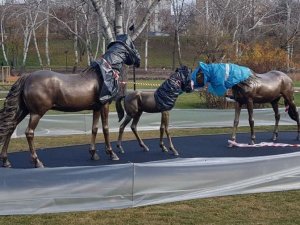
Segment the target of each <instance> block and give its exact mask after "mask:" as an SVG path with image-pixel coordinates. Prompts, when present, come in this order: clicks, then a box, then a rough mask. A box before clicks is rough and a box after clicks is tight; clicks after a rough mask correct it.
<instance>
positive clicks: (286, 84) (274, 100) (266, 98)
mask: <svg viewBox="0 0 300 225" xmlns="http://www.w3.org/2000/svg"><path fill="white" fill-rule="evenodd" d="M204 68H205V65H204ZM208 71H209V70H207V71H205V70H204V71H203V70H202V69H201V67H200V69H199V70H198V71H195V72H197V74H196V81H195V82H196V83H197V85H199V86H200V87H203V86H204V85H205V83H206V82H210V83H211V84H213V83H214V80H213V79H212V78H211V77H209V75H207V77H205V76H206V75H205V73H207V74H208ZM229 77H230V75H229ZM192 78H193V76H192ZM205 80H206V82H205ZM195 86H196V85H195ZM225 86H226V82H225ZM231 88H232V95H233V96H232V98H233V99H234V100H235V101H236V103H235V117H234V123H233V132H232V137H231V140H232V141H235V140H236V132H237V127H238V124H239V117H240V112H241V109H242V106H243V105H244V104H245V105H246V106H247V110H248V115H249V125H250V130H251V139H250V143H249V144H250V145H253V144H254V141H255V133H254V117H253V104H254V103H271V105H272V108H273V110H274V113H275V127H274V132H273V136H272V140H273V141H275V140H276V139H277V137H278V124H279V120H280V113H279V110H278V102H279V100H280V98H281V97H283V99H284V104H285V107H286V109H287V112H288V114H289V116H290V118H291V119H293V120H295V121H296V122H297V127H298V129H297V130H298V134H297V140H300V123H299V114H298V110H297V107H296V105H295V102H294V87H293V81H292V79H291V78H290V77H289V76H288V75H286V74H285V73H283V72H280V71H276V70H273V71H269V72H267V73H265V74H256V73H254V72H253V71H251V70H250V74H249V76H248V77H247V78H246V79H245V80H243V81H240V82H238V83H236V84H233V85H232V87H231ZM228 147H233V145H232V144H229V145H228Z"/></svg>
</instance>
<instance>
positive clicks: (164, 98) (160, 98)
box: [154, 66, 190, 111]
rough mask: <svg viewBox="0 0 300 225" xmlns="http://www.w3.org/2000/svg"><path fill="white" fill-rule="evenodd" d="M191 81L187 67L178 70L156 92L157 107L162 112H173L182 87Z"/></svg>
mask: <svg viewBox="0 0 300 225" xmlns="http://www.w3.org/2000/svg"><path fill="white" fill-rule="evenodd" d="M184 79H185V80H188V79H190V72H189V69H188V68H187V67H185V66H183V67H181V68H178V69H177V70H176V72H175V73H173V74H172V75H171V76H170V77H169V78H168V79H167V80H165V81H164V82H163V83H162V85H160V86H159V88H158V89H157V90H156V91H155V92H154V98H155V102H156V107H157V108H158V109H159V110H161V111H169V110H171V109H172V108H173V107H174V105H175V102H176V100H177V98H178V96H179V95H180V94H182V93H183V90H182V89H181V86H182V85H183V83H184V82H185V80H184Z"/></svg>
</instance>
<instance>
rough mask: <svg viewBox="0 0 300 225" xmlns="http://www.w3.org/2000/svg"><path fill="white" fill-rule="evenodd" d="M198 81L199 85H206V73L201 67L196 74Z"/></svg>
mask: <svg viewBox="0 0 300 225" xmlns="http://www.w3.org/2000/svg"><path fill="white" fill-rule="evenodd" d="M196 82H197V85H199V86H200V87H203V86H204V85H205V84H204V73H203V72H202V70H201V69H199V70H198V72H197V74H196Z"/></svg>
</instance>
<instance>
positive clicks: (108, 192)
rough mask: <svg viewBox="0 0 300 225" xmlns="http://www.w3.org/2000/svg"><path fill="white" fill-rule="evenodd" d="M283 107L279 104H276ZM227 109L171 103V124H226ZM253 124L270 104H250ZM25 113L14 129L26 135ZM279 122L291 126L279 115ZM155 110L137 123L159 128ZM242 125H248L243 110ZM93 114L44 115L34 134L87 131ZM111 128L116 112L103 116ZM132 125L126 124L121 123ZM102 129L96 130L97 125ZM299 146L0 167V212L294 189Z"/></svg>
mask: <svg viewBox="0 0 300 225" xmlns="http://www.w3.org/2000/svg"><path fill="white" fill-rule="evenodd" d="M280 111H281V112H284V109H280ZM233 117H234V111H233V110H172V111H171V112H170V125H171V127H172V128H194V127H227V126H228V127H231V126H232V124H233ZM254 118H255V125H256V126H258V125H262V126H263V125H273V124H274V113H273V110H272V109H259V110H255V111H254ZM27 123H28V117H27V118H26V120H25V121H23V122H22V123H21V124H19V126H18V128H17V130H16V132H15V134H14V136H15V137H22V136H24V131H25V129H26V126H27ZM280 124H281V125H283V124H284V125H294V124H295V122H294V121H292V120H291V119H290V118H289V117H288V116H287V117H285V116H282V118H281V122H280ZM159 125H160V114H159V113H154V114H150V113H145V114H144V115H143V116H142V118H141V120H140V123H139V125H138V129H139V130H153V129H158V128H159ZM240 125H241V126H248V114H247V112H246V110H243V111H242V113H241V118H240ZM91 126H92V115H91V114H71V115H70V114H62V115H46V116H44V117H43V118H42V120H41V122H40V124H39V126H38V127H37V129H36V134H35V135H36V136H47V135H48V136H53V135H67V134H83V133H91ZM109 126H110V132H117V131H118V129H119V124H118V123H117V115H116V113H110V116H109ZM127 129H128V130H129V129H130V128H129V126H128V128H127ZM99 132H101V131H99ZM299 161H300V153H290V154H283V155H273V156H264V157H248V158H192V159H180V158H179V159H175V160H167V161H158V162H149V163H141V164H131V163H128V164H123V165H112V166H96V167H59V168H44V169H5V168H0V173H1V179H0V215H16V214H40V213H54V212H71V211H86V210H102V209H103V210H105V209H120V208H129V207H137V206H143V205H151V204H159V203H167V202H174V201H181V200H189V199H196V198H204V197H213V196H225V195H233V194H245V193H260V192H269V191H283V190H294V189H299V188H300V164H299Z"/></svg>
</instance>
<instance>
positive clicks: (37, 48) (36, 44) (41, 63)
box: [32, 29, 43, 68]
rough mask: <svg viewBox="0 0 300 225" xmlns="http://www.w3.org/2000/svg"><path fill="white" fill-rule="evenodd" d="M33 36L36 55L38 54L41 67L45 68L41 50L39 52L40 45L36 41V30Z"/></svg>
mask: <svg viewBox="0 0 300 225" xmlns="http://www.w3.org/2000/svg"><path fill="white" fill-rule="evenodd" d="M32 34H33V42H34V47H35V50H36V54H37V56H38V59H39V63H40V67H41V68H43V61H42V58H41V54H40V50H39V46H38V43H37V40H36V33H35V29H32Z"/></svg>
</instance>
